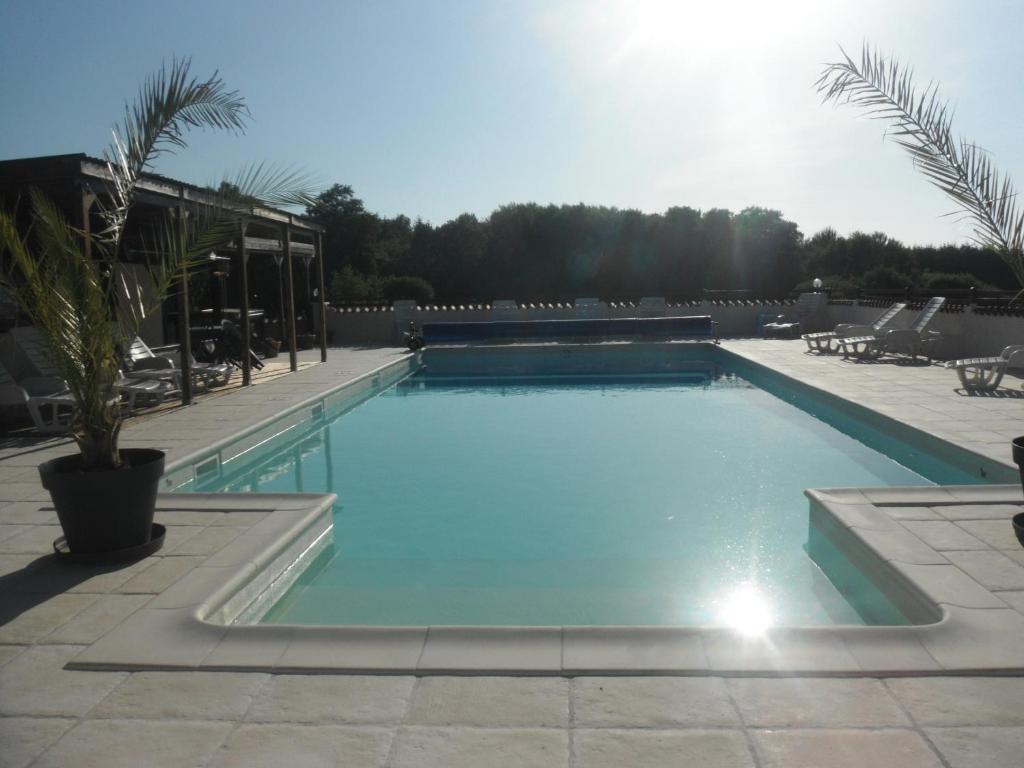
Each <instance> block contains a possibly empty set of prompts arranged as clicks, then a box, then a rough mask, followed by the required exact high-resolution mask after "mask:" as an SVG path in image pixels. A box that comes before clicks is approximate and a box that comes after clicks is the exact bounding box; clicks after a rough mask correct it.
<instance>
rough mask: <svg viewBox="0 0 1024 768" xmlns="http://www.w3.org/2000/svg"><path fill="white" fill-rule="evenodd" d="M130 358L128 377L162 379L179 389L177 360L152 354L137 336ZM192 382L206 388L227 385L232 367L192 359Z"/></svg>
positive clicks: (179, 376) (225, 364)
mask: <svg viewBox="0 0 1024 768" xmlns="http://www.w3.org/2000/svg"><path fill="white" fill-rule="evenodd" d="M128 354H129V357H130V358H131V370H130V371H128V374H127V375H128V377H129V378H133V379H162V380H165V381H170V382H173V383H174V385H175V387H176V388H177V389H179V390H180V389H181V369H180V368H178V363H177V360H175V358H174V357H172V356H170V355H162V354H158V353H156V352H154V351H153V350H152V349H150V348H149V346H148V345H147V344H146V342H144V341H143V340H142V339H140V338H139V337H138V336H136V337H135V339H134V340H133V341H132V345H131V348H130V349H129V351H128ZM191 365H192V382H193V383H194V384H203V385H204V386H206V387H215V386H221V385H223V384H227V383H228V381H229V380H230V379H231V371H232V370H233V367H232V366H231V365H230V364H228V363H200V362H197V361H196V360H195V358H192V360H191Z"/></svg>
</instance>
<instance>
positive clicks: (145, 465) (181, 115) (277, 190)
mask: <svg viewBox="0 0 1024 768" xmlns="http://www.w3.org/2000/svg"><path fill="white" fill-rule="evenodd" d="M189 68H190V62H189V60H187V59H184V60H175V61H173V62H172V63H171V64H170V65H169V66H164V67H162V68H161V69H160V70H159V71H157V72H156V73H154V74H153V75H151V76H150V77H149V78H148V79H147V80H146V81H145V82H144V84H143V86H142V88H141V89H140V92H139V95H138V97H137V99H136V100H135V101H134V103H129V104H128V105H127V107H126V110H125V117H124V120H123V122H122V123H121V125H120V126H119V127H117V128H115V129H114V132H113V134H114V135H113V142H112V144H111V146H110V148H109V149H108V150H107V152H106V153H105V160H106V165H107V172H108V175H109V183H108V187H109V188H110V189H111V190H112V191H111V193H110V195H109V199H105V200H102V201H100V203H99V205H100V209H99V213H100V216H101V217H102V221H103V226H102V227H99V228H98V229H97V231H95V232H92V231H87V230H85V229H79V228H77V227H75V226H73V225H72V224H71V223H69V222H68V221H67V220H66V219H65V217H64V216H63V214H62V213H61V211H60V209H59V208H58V206H57V205H55V204H54V203H53V202H52V201H51V200H50V199H48V198H47V197H46V196H45V195H43V194H42V193H41V192H39V191H38V190H32V191H31V192H30V193H29V198H30V199H29V201H28V202H29V203H30V220H31V226H30V227H29V228H28V230H27V232H22V231H20V230H19V227H18V220H17V215H16V211H5V210H0V257H2V258H3V263H4V269H2V270H0V285H2V287H4V288H5V289H6V290H7V291H8V292H9V293H10V294H11V295H12V296H13V297H14V299H15V300H16V301H17V302H18V304H19V305H20V307H21V309H22V310H23V311H24V312H25V313H26V314H27V315H28V316H29V318H30V319H31V320H32V322H33V324H34V325H35V327H36V328H37V329H38V330H39V331H40V332H41V333H42V334H43V336H44V337H45V339H46V340H47V341H48V343H49V347H50V352H51V354H52V357H53V361H54V363H55V364H56V366H57V368H58V369H59V371H60V374H61V376H62V377H63V379H64V380H65V383H66V386H67V388H68V391H69V392H70V395H71V397H72V399H73V401H74V415H73V426H72V434H73V436H74V439H75V441H76V443H77V445H78V453H77V454H76V455H71V456H63V457H60V458H57V459H54V460H52V461H48V462H45V463H44V464H42V465H40V467H39V473H40V477H41V480H42V483H43V486H44V487H45V488H46V489H47V490H49V492H50V495H51V498H52V499H53V503H54V506H55V508H56V510H57V515H58V517H59V519H60V524H61V527H62V528H63V531H64V534H65V536H64V538H65V540H66V545H67V548H68V549H69V550H70V552H71V553H72V554H76V555H82V556H86V557H90V558H91V559H110V560H117V559H125V558H128V557H131V556H133V555H134V556H138V555H140V554H143V553H145V552H147V551H153V550H154V549H156V548H158V547H159V545H160V541H159V540H157V541H154V540H153V539H152V532H153V511H154V507H155V504H156V493H157V488H158V485H159V478H160V476H161V475H162V474H163V466H164V455H163V453H162V452H160V451H156V450H150V449H138V448H131V449H120V448H119V447H118V435H119V433H120V430H121V425H122V413H121V411H120V409H119V406H118V399H119V398H118V390H117V380H118V378H119V375H120V372H119V369H120V368H121V366H122V364H123V360H122V352H121V350H123V349H125V342H126V341H130V340H131V339H132V338H134V337H135V335H136V334H137V333H138V330H139V327H140V326H141V324H142V322H143V320H144V319H145V318H146V317H147V315H149V314H151V313H152V310H153V308H155V307H156V306H157V305H159V304H160V303H161V302H162V301H163V300H164V299H166V298H167V297H168V295H170V292H171V291H172V288H173V287H174V286H175V285H178V284H179V283H180V281H181V278H182V275H183V273H185V272H187V270H188V269H189V268H190V267H191V266H192V265H194V264H197V263H199V259H200V257H202V256H205V254H208V253H209V252H210V251H211V250H212V249H214V248H215V247H217V246H218V245H223V244H225V243H226V242H227V241H228V240H230V239H231V237H232V234H233V233H234V231H235V228H236V223H237V217H238V215H239V214H240V213H241V212H244V210H245V209H248V208H249V207H250V206H251V205H252V204H253V201H256V202H257V203H259V202H265V203H268V204H280V205H292V204H299V205H301V204H306V203H307V202H309V201H311V200H312V197H313V196H312V194H311V193H310V192H309V191H308V189H303V188H302V187H301V184H302V183H303V182H302V180H301V177H299V176H297V175H296V174H293V173H290V172H282V171H278V170H274V169H273V168H267V167H265V166H263V165H258V166H254V167H253V169H250V170H249V171H247V172H244V173H243V174H240V176H239V178H238V179H237V180H235V182H234V183H233V184H222V185H221V186H222V189H228V190H229V193H228V195H227V196H226V197H221V198H218V197H215V196H211V199H210V200H208V201H207V202H206V203H205V204H203V205H200V204H195V203H190V207H189V210H188V214H187V215H185V212H184V209H183V208H178V209H173V208H168V209H166V210H164V212H163V215H162V216H161V217H157V219H155V220H154V219H153V218H151V217H147V218H146V221H145V222H144V223H143V224H142V226H141V227H138V226H134V225H133V227H132V231H133V237H134V238H138V239H140V240H142V241H144V243H145V249H146V253H147V254H149V255H148V256H146V263H145V272H147V273H148V276H147V277H148V282H149V285H148V287H147V288H146V289H143V288H142V287H141V286H140V285H139V283H138V280H137V279H136V278H135V275H136V272H135V270H134V269H128V268H126V262H125V252H126V246H125V232H126V229H127V228H128V226H129V225H130V224H132V222H133V219H134V216H133V211H134V205H135V200H136V189H137V187H138V184H139V181H140V179H141V178H142V176H143V174H144V173H145V172H146V171H147V170H149V169H150V168H151V167H152V164H153V162H154V160H155V158H157V157H158V156H159V155H160V154H161V153H165V152H173V151H175V150H179V149H183V148H184V147H185V146H186V142H185V138H184V136H185V133H186V131H188V130H189V129H193V128H213V129H220V130H228V131H233V132H236V133H240V132H242V131H243V130H244V128H245V125H246V121H247V119H248V110H247V107H246V105H245V101H244V100H243V99H242V98H241V97H240V96H239V94H238V92H237V91H230V90H228V89H227V88H226V87H225V85H224V83H223V81H222V80H221V79H220V78H219V77H218V76H217V74H216V73H215V74H214V75H213V76H212V77H210V78H208V79H205V80H201V79H198V78H195V77H193V76H192V75H191V73H190V71H189Z"/></svg>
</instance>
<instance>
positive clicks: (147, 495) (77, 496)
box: [39, 448, 164, 562]
mask: <svg viewBox="0 0 1024 768" xmlns="http://www.w3.org/2000/svg"><path fill="white" fill-rule="evenodd" d="M120 454H121V458H122V459H123V460H124V466H122V467H120V468H118V469H105V470H98V471H90V472H84V471H82V469H81V466H82V457H81V456H61V457H60V458H59V459H53V460H52V461H47V462H45V463H43V464H40V465H39V477H40V478H41V479H42V482H43V487H44V488H45V489H46V490H48V491H49V492H50V498H51V499H53V506H54V507H55V508H56V510H57V517H58V518H59V519H60V525H61V528H62V529H63V530H64V543H65V544H66V547H67V549H68V550H70V552H71V554H72V555H97V556H102V555H103V554H104V553H107V554H109V555H110V556H111V557H110V559H111V561H112V562H116V561H121V560H123V559H124V558H123V557H121V554H123V553H124V552H125V551H127V550H137V549H138V548H140V547H143V545H146V544H148V543H149V542H150V539H151V536H152V532H153V512H154V510H155V509H156V494H157V490H159V487H160V477H161V475H163V473H164V454H163V451H155V450H151V449H149V448H128V449H125V450H122V451H120Z"/></svg>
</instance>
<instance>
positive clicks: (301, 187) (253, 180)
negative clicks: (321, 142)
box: [220, 162, 322, 208]
mask: <svg viewBox="0 0 1024 768" xmlns="http://www.w3.org/2000/svg"><path fill="white" fill-rule="evenodd" d="M321 186H322V185H320V184H317V183H316V182H315V181H314V180H313V179H312V178H311V177H310V176H309V174H307V173H306V172H304V171H302V170H300V169H298V168H293V167H290V166H283V165H276V164H274V163H267V162H259V163H253V164H252V165H249V166H246V167H245V168H243V169H241V170H240V171H239V172H238V173H236V174H235V175H234V176H233V177H227V178H225V179H224V180H223V182H222V183H221V185H220V189H222V190H223V189H231V190H237V193H236V194H237V195H238V196H239V199H240V200H241V201H247V200H248V201H251V200H255V201H258V202H260V203H264V204H266V205H273V206H281V207H287V206H297V207H303V208H304V207H306V206H309V205H313V204H315V203H316V198H317V195H319V194H320V192H321Z"/></svg>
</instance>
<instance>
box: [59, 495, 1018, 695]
mask: <svg viewBox="0 0 1024 768" xmlns="http://www.w3.org/2000/svg"><path fill="white" fill-rule="evenodd" d="M807 496H808V499H809V502H810V506H811V509H812V511H813V513H814V514H824V515H827V516H828V517H829V519H830V520H833V521H834V522H835V523H836V524H837V526H839V527H840V528H841V529H842V530H843V531H845V532H846V533H847V534H848V535H850V536H851V537H852V538H853V539H854V540H855V541H856V542H858V543H859V545H860V546H862V547H863V550H864V551H865V552H867V553H868V556H869V557H871V558H873V559H874V560H876V563H875V564H876V565H878V564H881V565H882V566H883V567H885V568H887V569H890V570H891V571H892V573H894V574H897V577H898V578H900V579H903V580H904V581H905V582H906V583H907V584H908V585H910V586H911V587H912V588H913V589H914V590H916V591H917V592H918V593H919V595H920V597H921V599H922V600H925V601H927V603H929V604H930V605H932V606H933V607H934V609H935V611H936V615H938V616H941V618H940V619H939V620H938V621H937V622H935V623H931V624H926V625H918V626H900V627H893V626H889V627H883V626H875V627H867V626H831V627H779V628H773V629H769V630H768V631H767V632H765V633H764V634H763V635H759V636H753V637H749V636H744V635H743V634H741V633H740V632H738V631H737V630H735V629H731V628H724V627H654V626H645V627H640V626H636V627H621V626H620V627H615V626H602V627H589V626H555V627H530V626H507V627H481V626H422V627H399V626H394V627H392V626H331V627H324V626H297V625H284V624H247V625H243V624H234V623H232V621H233V618H234V616H236V615H238V613H239V612H241V611H242V610H244V607H245V605H247V604H248V603H249V602H251V601H252V599H254V597H256V596H257V595H258V594H259V593H260V592H262V591H264V590H265V589H266V588H267V584H268V582H269V581H273V580H274V579H277V578H278V577H280V575H281V573H282V572H283V571H284V570H285V569H287V568H288V567H289V566H290V565H292V564H293V563H294V562H295V561H296V560H297V559H298V558H299V557H300V556H301V554H302V552H304V551H307V550H310V548H311V547H312V546H313V545H314V544H315V542H316V541H317V540H320V539H321V538H322V537H323V536H324V535H325V534H329V532H330V530H331V526H332V523H331V505H332V504H333V502H334V500H335V497H334V495H333V494H328V495H318V494H209V495H207V496H204V495H202V494H174V495H168V496H165V497H163V499H162V502H161V503H162V506H163V507H164V508H165V509H166V508H168V507H171V508H173V509H175V510H179V511H186V512H187V511H193V510H205V511H210V510H221V511H225V510H232V509H235V510H237V509H246V510H251V511H269V512H270V514H269V515H267V516H266V517H265V518H263V519H262V520H261V521H260V522H258V523H257V524H255V525H254V526H252V527H251V528H249V529H248V530H247V531H246V532H245V533H244V534H242V535H241V536H239V537H238V538H237V539H235V540H234V541H233V542H231V543H230V544H228V545H227V546H226V547H224V548H223V549H221V550H220V551H219V552H217V553H215V554H214V555H212V556H210V557H209V558H208V559H207V560H206V561H205V562H203V563H202V564H201V565H199V566H198V567H196V568H195V569H193V570H192V571H190V572H189V573H188V574H186V575H185V576H184V577H183V578H181V579H179V580H178V581H177V582H176V583H174V584H173V585H172V586H171V587H170V588H168V589H167V590H165V591H164V592H163V593H162V594H160V595H159V596H157V597H156V598H155V599H154V600H152V601H151V602H150V603H149V604H147V605H146V606H145V607H143V608H142V609H140V610H139V611H137V612H136V613H135V614H133V615H132V616H131V617H129V618H128V619H127V620H126V621H124V622H123V623H122V624H120V625H119V626H117V627H116V628H115V629H113V630H112V631H111V632H109V633H108V634H106V635H105V636H104V637H102V638H101V639H99V640H98V641H96V642H95V643H93V644H92V645H90V646H89V647H88V648H86V649H85V650H84V651H83V652H82V653H81V654H79V655H78V656H77V657H76V658H75V659H74V660H73V661H72V662H71V663H69V664H68V668H69V669H102V670H172V669H191V670H211V671H213V670H216V671H236V672H271V673H278V674H284V673H289V674H303V673H308V674H325V673H338V674H343V673H349V674H402V675H408V674H412V675H433V674H444V675H487V674H501V675H561V676H577V675H590V674H599V675H720V676H729V675H754V676H762V675H763V676H769V675H779V676H800V675H813V676H874V675H885V676H899V675H949V674H985V675H1003V674H1006V675H1010V674H1021V673H1024V643H1022V642H1021V641H1020V638H1021V637H1024V615H1022V614H1021V613H1020V612H1018V611H1017V610H1015V609H1014V608H1011V607H1009V606H1008V605H1006V604H1005V603H1004V602H1003V601H1002V600H1000V599H999V597H998V593H997V592H993V591H992V590H989V589H988V588H987V587H985V586H984V585H982V584H980V583H979V582H977V581H976V580H974V579H973V578H972V577H971V576H969V575H968V574H966V573H964V572H963V571H961V570H960V569H959V568H957V567H956V566H955V565H954V564H952V563H951V562H950V561H949V560H947V559H946V558H945V557H944V556H943V554H942V553H941V552H940V551H937V550H935V549H933V548H932V547H931V546H929V545H928V544H927V543H925V542H924V541H923V540H921V539H920V538H919V537H917V536H916V535H914V534H913V533H911V532H910V531H909V530H908V529H907V527H906V526H904V525H903V523H904V522H905V521H906V520H907V519H908V518H913V517H915V515H914V514H908V511H912V510H914V509H915V508H917V509H921V508H925V507H927V508H935V507H942V506H956V507H965V506H985V505H1005V504H1014V505H1022V504H1024V495H1022V494H1021V489H1020V487H1019V486H1009V485H1006V486H994V485H993V486H952V487H946V488H897V489H893V488H879V489H824V490H809V491H807ZM164 514H168V515H171V514H174V512H173V511H166V512H165V513H164ZM951 585H953V586H952V587H951Z"/></svg>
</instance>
